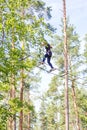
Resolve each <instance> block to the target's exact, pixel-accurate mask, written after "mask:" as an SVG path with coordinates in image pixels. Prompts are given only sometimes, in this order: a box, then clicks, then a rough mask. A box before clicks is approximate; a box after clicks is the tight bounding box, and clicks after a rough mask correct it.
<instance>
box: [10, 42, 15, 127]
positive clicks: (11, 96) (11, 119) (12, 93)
mask: <svg viewBox="0 0 87 130" xmlns="http://www.w3.org/2000/svg"><path fill="white" fill-rule="evenodd" d="M12 50H14V42H12ZM12 67H14V62H13V61H12ZM14 98H15V75H14V74H13V72H12V74H11V90H10V99H14ZM15 126H16V121H15V119H14V116H13V117H11V118H10V123H9V130H16V129H15Z"/></svg>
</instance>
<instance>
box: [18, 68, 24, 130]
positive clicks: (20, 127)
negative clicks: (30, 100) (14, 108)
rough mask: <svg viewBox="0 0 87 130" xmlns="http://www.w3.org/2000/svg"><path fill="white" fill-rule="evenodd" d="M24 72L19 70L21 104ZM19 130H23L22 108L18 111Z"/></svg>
mask: <svg viewBox="0 0 87 130" xmlns="http://www.w3.org/2000/svg"><path fill="white" fill-rule="evenodd" d="M23 74H24V71H23V69H22V70H21V86H20V101H21V102H22V103H23V89H24V79H23ZM19 130H23V107H22V110H21V111H20V119H19Z"/></svg>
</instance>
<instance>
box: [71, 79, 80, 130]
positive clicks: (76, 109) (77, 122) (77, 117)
mask: <svg viewBox="0 0 87 130" xmlns="http://www.w3.org/2000/svg"><path fill="white" fill-rule="evenodd" d="M72 95H73V101H74V110H75V115H76V126H77V130H80V122H79V113H78V107H77V103H76V94H75V87H74V80H73V81H72Z"/></svg>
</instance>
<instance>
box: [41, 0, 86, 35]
mask: <svg viewBox="0 0 87 130" xmlns="http://www.w3.org/2000/svg"><path fill="white" fill-rule="evenodd" d="M43 1H44V2H46V5H47V6H51V7H52V13H51V14H52V18H51V24H53V25H54V26H55V27H57V28H58V30H60V28H59V24H60V23H61V21H60V20H61V17H63V14H62V10H63V5H62V0H43ZM66 7H67V16H69V18H70V23H71V24H73V25H74V26H75V27H76V32H77V33H78V34H79V35H80V36H81V37H82V35H84V34H85V33H87V30H86V25H87V0H66ZM58 32H59V31H58Z"/></svg>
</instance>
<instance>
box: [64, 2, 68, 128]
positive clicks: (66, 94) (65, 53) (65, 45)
mask: <svg viewBox="0 0 87 130" xmlns="http://www.w3.org/2000/svg"><path fill="white" fill-rule="evenodd" d="M63 15H64V16H63V22H64V67H65V125H66V128H65V129H66V130H69V99H68V47H67V33H66V1H65V0H63Z"/></svg>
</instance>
